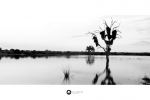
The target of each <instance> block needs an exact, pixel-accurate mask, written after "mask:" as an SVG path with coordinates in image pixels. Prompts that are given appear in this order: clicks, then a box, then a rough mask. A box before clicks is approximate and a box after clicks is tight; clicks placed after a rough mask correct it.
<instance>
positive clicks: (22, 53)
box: [0, 51, 150, 57]
mask: <svg viewBox="0 0 150 100" xmlns="http://www.w3.org/2000/svg"><path fill="white" fill-rule="evenodd" d="M61 55H62V56H63V55H64V56H65V55H66V56H68V55H70V56H71V55H105V52H85V51H81V52H78V51H77V52H74V51H64V52H63V51H17V52H15V51H14V52H12V51H7V52H6V51H5V52H4V51H3V52H0V56H1V57H2V56H61ZM110 55H114V56H115V55H116V56H150V53H148V52H143V53H137V52H135V53H134V52H110Z"/></svg>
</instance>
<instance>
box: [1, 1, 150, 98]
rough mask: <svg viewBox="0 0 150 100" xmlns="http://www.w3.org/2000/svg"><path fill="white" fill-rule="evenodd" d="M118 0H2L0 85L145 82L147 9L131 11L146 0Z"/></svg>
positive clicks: (148, 70) (149, 55)
mask: <svg viewBox="0 0 150 100" xmlns="http://www.w3.org/2000/svg"><path fill="white" fill-rule="evenodd" d="M117 2H118V0H115V1H110V2H109V1H107V2H104V3H103V1H102V0H4V1H3V0H1V1H0V86H1V87H3V86H6V87H7V86H12V87H13V86H18V87H19V86H30V87H34V86H36V85H38V86H50V87H53V86H54V87H56V88H57V87H63V89H64V87H66V86H71V87H68V88H65V89H64V90H63V91H64V93H63V95H65V96H71V95H74V96H77V95H86V92H87V91H86V90H83V89H81V88H76V90H75V89H74V90H72V88H74V86H77V87H78V86H79V87H80V86H86V87H85V88H88V86H90V88H92V87H93V88H95V87H96V88H97V89H98V90H99V89H101V88H104V87H106V88H107V86H104V85H113V87H115V86H114V85H119V86H121V87H124V86H131V87H132V86H133V87H134V86H135V85H136V86H140V87H141V86H142V87H145V85H150V14H148V12H147V13H146V14H144V15H143V14H134V13H136V11H137V12H144V11H143V9H145V8H143V9H142V10H140V7H143V6H144V4H145V5H146V4H148V2H144V1H143V2H142V1H140V2H139V3H138V4H136V1H135V0H133V1H129V0H127V1H125V0H123V1H122V2H121V3H118V4H117ZM114 4H115V6H113V5H114ZM111 5H112V6H111ZM119 5H120V6H119ZM142 5H143V6H142ZM138 6H139V10H138V8H135V7H138ZM121 7H124V9H125V10H124V9H123V10H122V9H121ZM147 8H148V7H147ZM116 10H118V11H120V13H121V14H119V13H118V12H117V13H116V12H115V11H116ZM126 10H127V11H126ZM125 11H126V12H131V13H129V14H124V12H125ZM113 12H115V13H113ZM122 13H123V14H122ZM136 88H138V87H136ZM57 90H59V88H57ZM2 91H3V90H2ZM31 91H32V90H31ZM39 91H40V90H39ZM52 91H53V90H52ZM61 91H62V90H61ZM88 91H90V90H88ZM101 91H103V90H101ZM139 91H140V90H139ZM141 91H143V90H141ZM90 93H93V94H94V91H93V92H90ZM146 94H147V93H146ZM58 95H59V94H58ZM47 100H49V99H47Z"/></svg>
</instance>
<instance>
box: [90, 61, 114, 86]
mask: <svg viewBox="0 0 150 100" xmlns="http://www.w3.org/2000/svg"><path fill="white" fill-rule="evenodd" d="M104 73H106V76H105V78H104V79H103V80H102V81H101V83H100V84H101V85H116V83H115V82H114V80H113V77H112V76H111V70H110V68H109V59H107V61H106V68H105V69H104V71H103V72H102V73H100V74H96V75H95V77H94V79H93V81H92V83H93V84H96V83H97V81H98V78H99V77H100V76H101V75H102V74H104Z"/></svg>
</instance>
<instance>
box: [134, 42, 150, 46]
mask: <svg viewBox="0 0 150 100" xmlns="http://www.w3.org/2000/svg"><path fill="white" fill-rule="evenodd" d="M133 45H150V41H139V42H135V43H133Z"/></svg>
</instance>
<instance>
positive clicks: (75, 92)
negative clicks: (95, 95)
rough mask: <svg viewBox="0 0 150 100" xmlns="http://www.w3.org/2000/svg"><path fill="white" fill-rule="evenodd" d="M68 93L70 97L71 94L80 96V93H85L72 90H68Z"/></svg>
mask: <svg viewBox="0 0 150 100" xmlns="http://www.w3.org/2000/svg"><path fill="white" fill-rule="evenodd" d="M66 93H67V94H68V95H70V94H79V93H83V91H71V90H67V91H66Z"/></svg>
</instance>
